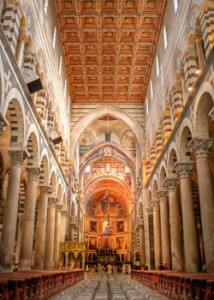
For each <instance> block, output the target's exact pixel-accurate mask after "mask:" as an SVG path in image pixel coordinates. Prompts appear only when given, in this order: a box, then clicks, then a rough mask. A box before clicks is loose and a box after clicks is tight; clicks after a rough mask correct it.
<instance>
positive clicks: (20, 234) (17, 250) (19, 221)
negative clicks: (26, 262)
mask: <svg viewBox="0 0 214 300" xmlns="http://www.w3.org/2000/svg"><path fill="white" fill-rule="evenodd" d="M17 231H18V233H17V242H16V263H17V264H18V263H19V257H20V247H21V238H22V216H21V215H19V214H18V230H17Z"/></svg>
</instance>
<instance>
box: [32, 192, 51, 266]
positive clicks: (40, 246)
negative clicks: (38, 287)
mask: <svg viewBox="0 0 214 300" xmlns="http://www.w3.org/2000/svg"><path fill="white" fill-rule="evenodd" d="M48 189H49V187H48V186H40V198H39V207H38V218H37V224H36V239H35V256H34V267H35V269H38V270H43V268H44V256H45V233H46V221H47V206H48Z"/></svg>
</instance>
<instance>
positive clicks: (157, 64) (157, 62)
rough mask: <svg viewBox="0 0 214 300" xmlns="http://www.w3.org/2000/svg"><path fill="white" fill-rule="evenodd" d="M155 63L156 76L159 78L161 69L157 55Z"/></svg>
mask: <svg viewBox="0 0 214 300" xmlns="http://www.w3.org/2000/svg"><path fill="white" fill-rule="evenodd" d="M155 62H156V74H157V77H158V76H159V74H160V68H159V59H158V56H157V55H156V59H155Z"/></svg>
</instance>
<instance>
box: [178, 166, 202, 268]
mask: <svg viewBox="0 0 214 300" xmlns="http://www.w3.org/2000/svg"><path fill="white" fill-rule="evenodd" d="M192 168H193V163H191V162H189V163H177V164H176V171H177V174H178V176H179V177H180V189H181V208H182V220H183V235H184V256H185V266H186V271H187V272H198V271H199V263H200V257H199V248H198V240H197V231H196V222H195V216H194V207H193V200H192V185H191V178H190V176H191V172H192Z"/></svg>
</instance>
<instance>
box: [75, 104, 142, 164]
mask: <svg viewBox="0 0 214 300" xmlns="http://www.w3.org/2000/svg"><path fill="white" fill-rule="evenodd" d="M106 115H110V116H112V117H114V118H116V119H120V120H122V121H124V122H125V123H126V124H128V125H129V127H130V128H132V131H133V132H134V133H135V135H136V137H137V140H138V143H139V144H140V146H141V149H143V145H144V141H143V136H144V133H143V129H142V128H141V126H140V124H138V123H137V122H136V121H135V120H134V119H133V118H132V117H130V116H129V115H128V114H126V113H124V112H123V111H122V110H121V109H120V108H118V107H116V106H113V105H102V106H99V107H97V108H96V109H95V110H94V111H92V112H90V113H89V114H87V116H84V117H83V118H82V119H80V120H79V122H78V123H77V124H76V125H75V126H74V128H73V130H72V133H71V152H70V157H71V159H72V160H73V157H74V153H75V147H76V142H77V140H78V138H79V136H80V134H81V133H82V132H83V130H84V129H85V128H86V127H87V126H88V125H89V124H91V123H92V122H93V121H94V120H96V119H97V118H101V117H104V116H106Z"/></svg>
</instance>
